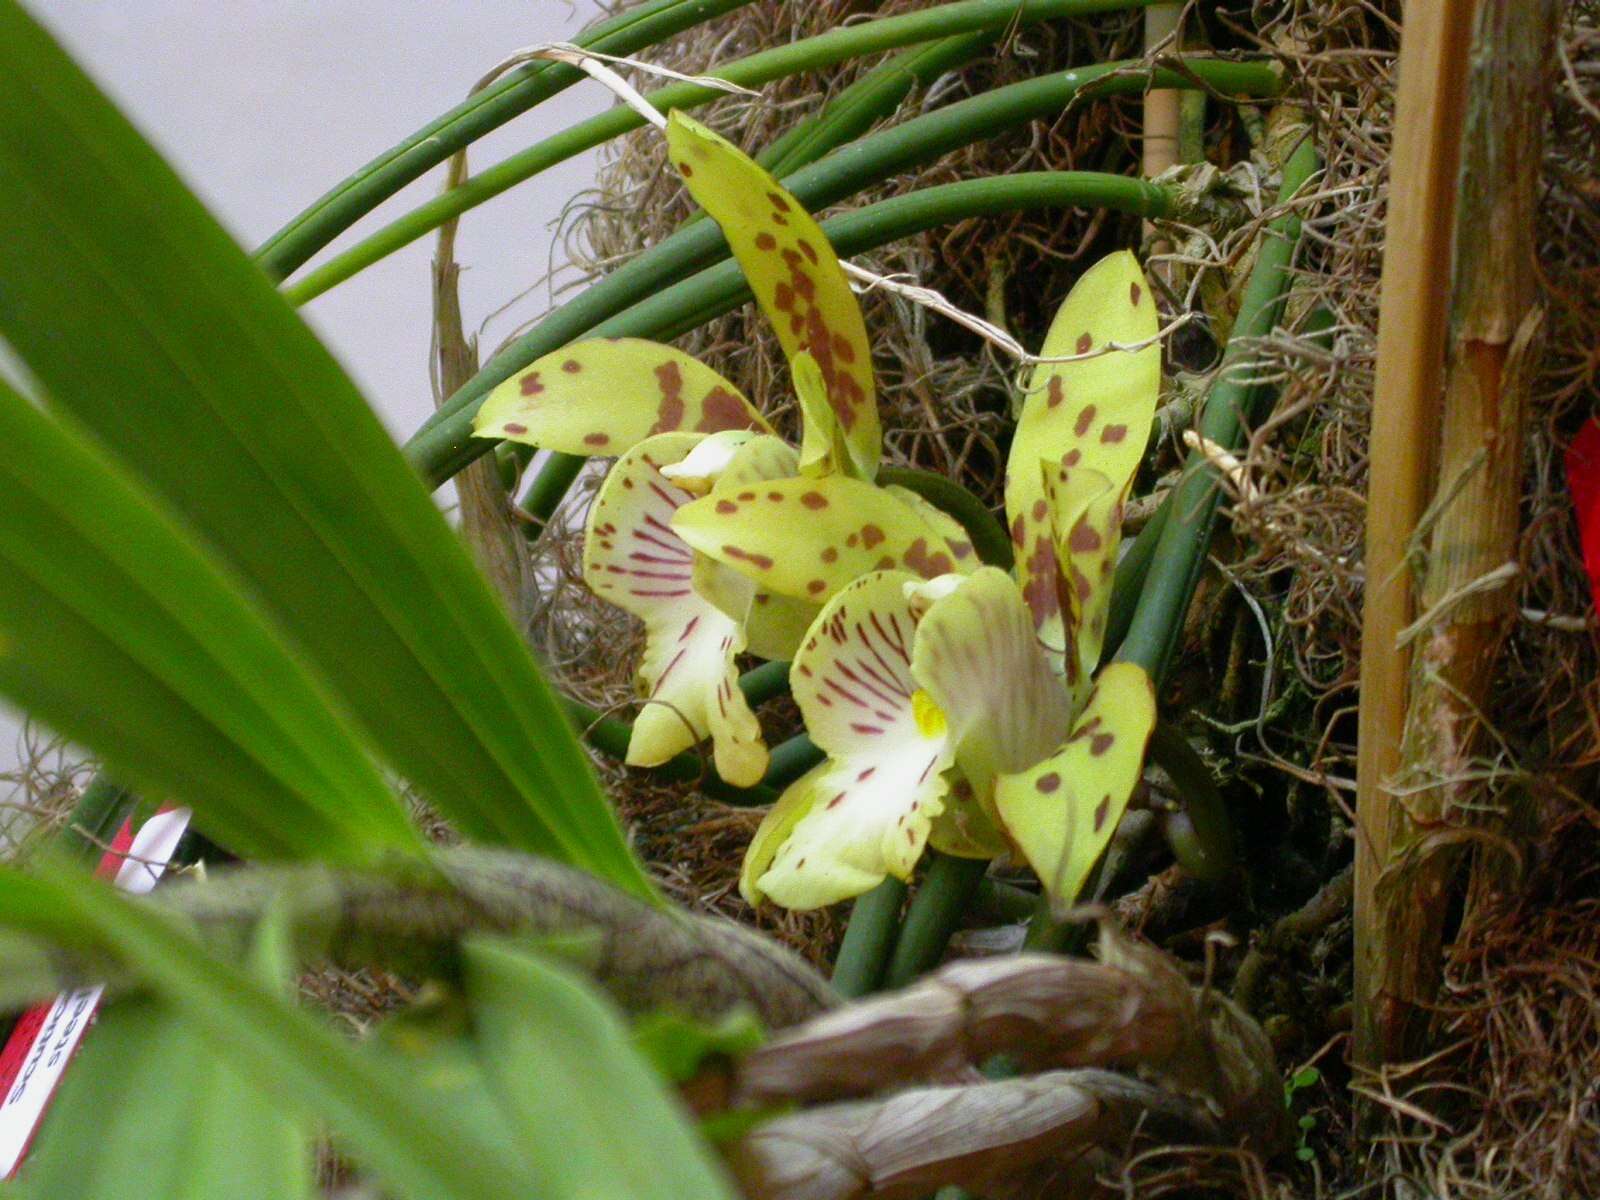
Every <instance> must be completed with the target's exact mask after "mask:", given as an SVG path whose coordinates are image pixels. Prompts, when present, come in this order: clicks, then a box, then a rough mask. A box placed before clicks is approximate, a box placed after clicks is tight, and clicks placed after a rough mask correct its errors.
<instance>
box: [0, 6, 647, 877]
mask: <svg viewBox="0 0 1600 1200" xmlns="http://www.w3.org/2000/svg"><path fill="white" fill-rule="evenodd" d="M0 47H3V50H0V178H3V179H4V181H5V183H4V186H3V187H0V335H3V336H4V337H5V338H6V339H7V340H8V341H9V342H10V344H11V345H12V347H13V348H14V349H15V350H16V352H17V353H18V355H19V356H20V357H21V358H22V359H23V361H24V362H25V363H26V364H27V366H28V367H29V368H30V369H31V371H32V372H33V375H34V376H35V378H36V379H37V380H38V381H39V383H40V385H41V387H42V389H43V391H44V392H45V393H46V395H47V396H48V397H49V400H50V403H51V404H52V405H55V406H59V407H60V408H61V409H63V410H66V411H69V412H71V413H72V414H73V415H74V416H75V417H76V418H77V419H79V420H81V421H82V422H83V423H84V424H85V425H87V426H88V427H89V428H90V429H91V430H92V432H93V433H94V434H95V435H96V436H97V437H98V438H99V439H101V440H102V441H103V443H104V444H105V445H106V446H107V447H108V448H110V449H111V450H112V451H113V452H114V453H115V454H116V455H117V456H119V457H120V458H121V459H122V460H123V461H124V462H125V463H126V464H127V465H128V466H129V467H130V468H131V469H132V470H133V471H134V472H136V473H137V474H138V475H139V476H140V477H141V478H142V479H143V480H144V481H145V482H146V483H148V484H149V486H150V487H151V488H152V489H153V490H154V491H155V492H156V493H158V494H159V495H161V496H162V497H163V498H164V499H165V500H166V501H167V502H168V503H169V504H170V505H171V506H172V507H173V508H174V509H175V510H176V511H178V512H180V513H182V515H183V517H184V519H185V520H186V521H187V522H188V523H189V525H190V526H191V527H192V528H193V529H194V530H195V531H196V532H197V533H198V534H200V535H201V536H202V537H203V538H204V539H205V540H206V542H207V543H208V545H209V547H210V549H211V550H212V551H213V552H214V553H215V554H217V555H218V556H220V557H221V558H223V559H225V560H226V561H227V562H228V563H229V564H230V565H231V566H232V567H233V568H234V569H235V570H236V571H237V572H238V573H239V575H240V576H242V577H243V579H244V580H245V582H246V583H247V585H248V586H249V588H250V589H251V591H252V593H253V596H254V598H255V599H256V600H257V601H258V602H259V603H260V604H261V605H262V606H263V607H264V608H265V609H266V610H267V611H268V612H269V613H270V614H271V616H272V617H274V618H275V619H276V621H277V622H278V623H279V624H280V625H281V627H282V628H283V629H284V630H285V631H286V632H287V634H288V635H289V636H290V637H291V638H292V639H293V640H294V641H295V643H296V644H297V645H298V647H299V648H300V649H301V650H302V651H303V653H304V655H305V657H306V659H307V661H308V662H309V663H310V664H312V665H313V666H314V667H315V668H317V669H318V670H319V671H320V673H321V674H322V675H323V676H324V677H325V679H326V680H327V682H328V683H329V685H330V686H331V687H332V689H333V690H334V691H335V693H336V694H338V695H339V696H340V697H341V698H342V699H343V700H344V701H345V702H346V704H347V706H348V707H349V709H350V711H351V712H352V713H353V714H354V716H355V718H356V719H357V720H358V721H359V722H360V723H361V725H362V728H363V731H364V732H365V733H366V735H367V736H368V737H369V738H370V739H371V741H372V742H373V743H374V745H375V746H376V747H377V748H378V749H379V750H380V751H381V753H382V754H383V756H384V757H385V758H386V759H387V760H388V762H389V763H390V764H391V765H393V766H394V767H395V768H396V769H397V770H398V771H399V772H401V774H403V775H404V776H406V777H407V778H408V779H409V780H411V781H412V782H413V783H414V784H415V785H416V786H417V787H418V788H419V789H420V790H421V791H422V793H423V794H424V795H425V796H426V797H427V798H428V799H429V800H430V801H431V802H432V803H433V804H434V805H436V806H437V807H438V808H439V810H440V811H442V812H443V813H444V814H445V815H447V816H449V817H450V818H452V819H453V820H454V821H455V822H456V824H457V825H458V826H459V827H460V828H461V830H462V831H463V832H464V833H466V834H467V835H468V836H470V837H474V838H477V839H480V840H485V841H492V842H498V843H503V844H506V845H510V846H514V847H517V848H520V849H523V850H528V851H532V852H535V853H542V854H546V855H550V856H553V857H557V858H560V859H562V860H564V861H567V862H572V863H576V864H578V865H580V866H584V867H587V868H589V869H591V870H593V871H595V872H596V873H598V874H601V875H603V876H605V877H607V878H609V879H611V880H613V881H615V882H617V883H618V884H620V885H621V886H623V887H624V888H626V889H629V890H631V891H633V892H634V893H636V894H640V895H653V889H652V888H651V886H650V884H649V883H648V881H647V879H646V877H645V875H644V873H643V871H642V870H641V868H640V867H639V865H638V864H637V862H636V861H635V860H634V858H633V856H632V855H631V854H630V853H629V851H628V848H627V845H626V843H625V841H624V839H623V837H622V835H621V832H620V830H619V828H618V826H617V823H616V820H615V817H614V816H613V814H612V813H611V812H610V810H609V808H608V807H607V805H606V803H605V801H604V798H603V797H602V795H601V793H600V791H599V787H598V784H597V783H596V781H595V778H594V775H593V772H592V771H591V769H590V767H589V764H588V761H587V759H586V758H585V756H584V753H583V751H582V749H581V747H580V746H579V745H578V742H577V740H576V739H575V738H574V737H573V736H572V734H571V733H570V731H569V730H568V727H567V725H566V723H565V721H564V720H563V718H562V715H561V712H560V710H559V708H558V707H557V705H556V702H555V699H554V696H553V695H552V693H551V691H550V689H549V688H548V686H547V685H546V684H545V683H544V681H543V679H542V678H541V677H540V675H539V673H538V670H537V668H536V667H535V666H534V664H533V661H532V659H531V658H530V656H529V654H528V652H527V649H526V647H525V645H524V644H523V643H522V640H521V638H520V637H519V636H518V634H517V631H516V630H515V629H514V628H513V627H512V625H511V623H510V621H509V620H508V619H507V618H506V616H505V614H504V613H503V612H502V611H501V610H500V608H499V606H498V603H497V601H496V600H495V598H494V597H493V595H492V594H491V592H490V590H489V588H488V586H487V584H486V583H485V582H484V581H483V580H482V578H481V577H480V576H478V574H477V572H476V571H475V569H474V568H473V566H472V564H471V562H470V560H469V558H468V556H467V554H466V552H465V550H464V549H463V548H462V547H461V546H460V545H459V544H458V543H457V541H456V539H455V537H454V535H453V534H452V533H451V531H450V529H449V527H448V526H447V525H446V523H445V521H444V518H443V517H442V516H441V515H440V513H439V512H438V511H437V509H435V508H434V506H433V504H432V501H431V499H430V498H429V496H428V494H427V492H426V491H425V489H424V488H423V487H422V486H421V484H420V483H419V481H418V480H417V479H416V477H415V476H414V475H413V474H412V472H411V470H410V469H409V468H408V467H407V466H406V464H405V461H404V460H403V459H402V458H401V456H400V454H399V452H398V451H397V450H396V448H395V446H394V445H393V443H392V442H391V441H390V440H389V438H388V436H387V434H386V433H385V432H384V430H383V428H382V427H381V426H380V425H379V423H378V421H377V419H376V418H375V417H374V416H373V414H372V412H371V411H370V410H369V409H368V408H367V406H366V405H365V403H364V402H363V401H362V399H361V397H360V395H359V394H358V393H357V392H356V390H355V388H354V386H353V385H352V384H351V383H350V380H349V379H348V378H347V377H346V376H345V374H344V372H343V371H342V370H341V369H340V368H339V366H338V364H337V363H336V362H335V361H334V360H333V358H332V357H331V356H330V355H329V354H328V353H327V351H326V350H325V349H324V348H323V347H322V346H321V344H320V343H318V341H317V340H316V338H315V337H313V336H312V334H311V333H310V331H309V330H308V329H307V328H306V327H305V325H304V324H303V323H302V322H301V321H300V320H299V319H298V318H297V317H296V316H295V315H294V314H293V312H291V311H290V309H289V307H288V306H287V305H286V304H285V302H284V301H283V299H282V298H281V297H279V296H278V295H277V293H276V292H275V291H274V290H273V288H272V287H271V285H270V284H269V283H268V281H267V279H266V277H265V276H264V275H263V274H262V273H261V271H260V270H259V269H258V268H257V267H256V266H254V265H253V264H252V263H251V262H250V260H249V259H248V258H247V257H246V256H245V255H244V253H243V252H242V251H241V250H240V249H239V248H238V247H237V246H236V245H234V244H233V242H232V241H231V240H230V239H229V238H228V236H227V235H226V234H225V233H224V232H223V231H222V229H221V228H220V227H219V226H218V225H217V224H216V222H215V221H214V220H212V218H211V217H210V216H209V215H208V214H207V213H206V212H205V210H204V209H203V208H202V207H201V206H200V204H199V203H198V202H197V201H196V200H195V199H194V197H193V196H192V195H191V194H190V193H189V192H188V190H187V189H186V188H185V187H184V186H183V185H182V183H180V182H179V180H178V179H177V177H176V176H175V175H173V173H172V172H171V170H170V169H169V168H168V167H167V165H166V164H165V163H164V162H163V161H162V160H161V159H160V157H159V156H157V155H156V153H155V152H154V151H153V150H152V149H151V148H150V147H149V146H148V145H147V144H146V143H145V142H144V140H143V139H142V138H141V137H139V135H138V134H137V133H136V132H135V131H134V130H133V128H132V127H131V126H130V125H128V123H127V122H126V121H125V120H124V119H123V118H122V116H121V115H120V114H119V113H118V112H117V111H116V109H115V108H114V107H113V106H112V105H111V104H110V103H109V102H108V101H107V100H106V99H105V97H104V96H102V95H101V94H100V92H99V91H98V90H97V89H96V88H95V87H94V85H93V84H92V83H91V82H90V81H89V80H88V78H87V77H86V76H85V75H84V74H83V73H82V72H81V71H80V70H78V68H77V67H76V66H74V65H73V63H72V62H71V60H70V59H69V58H68V57H67V56H66V55H65V54H64V53H63V52H62V51H61V49H60V48H59V47H58V46H57V45H56V44H55V43H54V42H53V41H52V40H51V38H50V37H49V35H48V34H46V33H45V32H44V31H43V30H42V29H41V28H40V27H39V26H38V25H37V24H36V23H35V22H34V21H33V20H31V19H30V18H29V17H28V16H27V15H26V14H25V13H24V12H23V11H22V9H21V8H20V7H18V5H17V4H16V3H15V0H0ZM106 599H107V603H111V602H113V601H115V600H116V599H117V598H115V597H107V598H106ZM101 673H102V675H106V676H109V675H114V674H115V673H116V670H115V665H114V664H112V663H106V664H104V665H103V666H102V667H101ZM152 749H153V748H152Z"/></svg>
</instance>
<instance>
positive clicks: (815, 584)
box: [806, 579, 828, 596]
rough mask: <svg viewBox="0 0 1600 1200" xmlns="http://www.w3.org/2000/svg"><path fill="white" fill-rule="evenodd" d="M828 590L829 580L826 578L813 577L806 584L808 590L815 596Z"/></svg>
mask: <svg viewBox="0 0 1600 1200" xmlns="http://www.w3.org/2000/svg"><path fill="white" fill-rule="evenodd" d="M827 590H828V581H827V580H826V579H813V580H812V581H811V582H810V583H808V584H806V591H807V592H808V593H809V594H811V595H813V596H815V595H817V594H818V593H820V592H825V591H827Z"/></svg>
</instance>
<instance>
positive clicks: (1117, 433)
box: [1100, 425, 1128, 445]
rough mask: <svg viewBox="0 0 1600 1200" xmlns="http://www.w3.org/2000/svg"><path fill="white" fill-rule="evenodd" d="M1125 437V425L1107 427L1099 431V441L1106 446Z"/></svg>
mask: <svg viewBox="0 0 1600 1200" xmlns="http://www.w3.org/2000/svg"><path fill="white" fill-rule="evenodd" d="M1127 436H1128V427H1127V426H1126V425H1107V426H1106V427H1105V428H1104V429H1102V430H1101V431H1100V440H1101V441H1102V442H1104V443H1106V444H1107V445H1109V444H1111V443H1113V442H1120V441H1121V440H1122V439H1123V438H1125V437H1127Z"/></svg>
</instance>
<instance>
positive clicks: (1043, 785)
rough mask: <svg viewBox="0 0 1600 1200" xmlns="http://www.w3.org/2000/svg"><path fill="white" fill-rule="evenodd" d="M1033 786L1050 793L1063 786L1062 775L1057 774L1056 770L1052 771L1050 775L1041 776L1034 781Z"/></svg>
mask: <svg viewBox="0 0 1600 1200" xmlns="http://www.w3.org/2000/svg"><path fill="white" fill-rule="evenodd" d="M1033 786H1034V787H1036V788H1038V789H1039V790H1040V791H1041V792H1044V793H1045V794H1046V795H1048V794H1049V793H1051V792H1053V791H1055V790H1056V789H1057V788H1058V787H1060V786H1061V776H1060V775H1057V774H1056V773H1055V772H1054V771H1051V772H1050V773H1049V774H1048V775H1041V776H1039V778H1038V779H1036V780H1035V781H1034V784H1033Z"/></svg>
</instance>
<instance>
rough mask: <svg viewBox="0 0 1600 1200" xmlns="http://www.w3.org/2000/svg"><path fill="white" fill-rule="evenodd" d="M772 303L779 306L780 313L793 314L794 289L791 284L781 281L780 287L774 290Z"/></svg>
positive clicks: (779, 282)
mask: <svg viewBox="0 0 1600 1200" xmlns="http://www.w3.org/2000/svg"><path fill="white" fill-rule="evenodd" d="M772 302H773V303H774V304H776V305H777V306H778V311H779V312H792V311H793V309H794V288H793V286H791V285H790V284H788V283H786V282H784V281H782V280H779V281H778V286H777V287H776V288H775V289H774V290H773V293H772Z"/></svg>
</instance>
